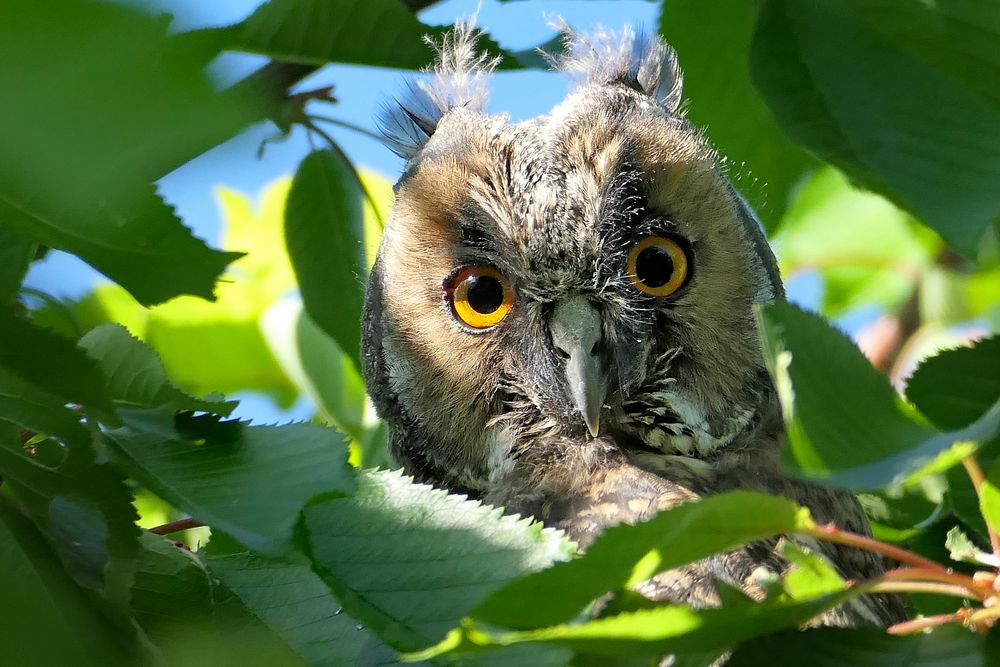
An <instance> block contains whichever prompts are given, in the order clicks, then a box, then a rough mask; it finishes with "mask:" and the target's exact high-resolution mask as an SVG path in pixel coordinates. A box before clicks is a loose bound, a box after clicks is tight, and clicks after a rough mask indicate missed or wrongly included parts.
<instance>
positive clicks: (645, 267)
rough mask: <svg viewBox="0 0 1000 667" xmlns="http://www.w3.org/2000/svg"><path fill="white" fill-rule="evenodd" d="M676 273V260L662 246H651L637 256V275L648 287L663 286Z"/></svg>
mask: <svg viewBox="0 0 1000 667" xmlns="http://www.w3.org/2000/svg"><path fill="white" fill-rule="evenodd" d="M673 273H674V260H672V259H670V253H668V252H667V251H666V250H665V249H664V248H662V247H660V246H656V245H654V246H649V247H648V248H646V249H645V250H643V251H642V252H640V253H639V256H638V257H636V258H635V275H636V278H638V279H639V280H640V281H641V282H642V284H643V285H645V286H646V287H663V286H664V285H666V284H667V283H668V282H670V276H672V275H673Z"/></svg>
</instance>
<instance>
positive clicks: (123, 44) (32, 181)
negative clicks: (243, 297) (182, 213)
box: [0, 0, 256, 304]
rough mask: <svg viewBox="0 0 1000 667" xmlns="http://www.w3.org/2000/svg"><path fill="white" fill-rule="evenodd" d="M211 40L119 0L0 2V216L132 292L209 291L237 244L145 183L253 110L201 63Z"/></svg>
mask: <svg viewBox="0 0 1000 667" xmlns="http://www.w3.org/2000/svg"><path fill="white" fill-rule="evenodd" d="M220 47H221V44H212V43H211V42H210V41H208V40H192V39H180V38H176V37H170V36H168V35H167V21H165V20H163V19H158V18H154V17H151V16H149V15H146V14H144V13H143V12H141V11H137V10H135V9H129V8H125V7H122V6H121V5H118V4H109V3H98V2H91V1H88V0H65V1H64V2H60V3H59V9H58V11H53V9H52V7H50V6H49V5H48V4H47V3H37V2H32V1H30V0H10V1H8V2H5V3H3V5H2V8H0V62H3V64H4V65H3V68H0V89H2V90H4V91H7V95H6V99H7V101H6V103H5V105H4V122H3V123H2V124H0V145H3V147H4V160H3V162H2V164H0V225H2V226H5V227H8V228H10V229H14V230H16V231H18V232H20V233H22V234H24V235H26V236H28V237H30V238H32V239H34V240H35V241H38V242H41V243H44V244H45V245H48V246H51V247H54V248H60V249H62V250H66V251H68V252H71V253H73V254H76V255H78V256H79V257H81V258H82V259H84V260H85V261H87V262H88V263H90V264H91V265H93V266H94V267H95V268H96V269H97V270H99V271H101V272H102V273H104V274H106V275H107V276H109V277H111V278H112V279H114V280H115V281H117V282H119V283H121V284H122V285H123V286H125V287H126V288H127V289H128V290H129V291H130V292H132V294H133V295H135V297H136V298H137V299H139V301H141V302H142V303H145V304H151V303H157V302H160V301H164V300H166V299H168V298H170V297H171V296H174V295H176V294H181V293H188V294H195V295H198V296H202V297H205V298H212V292H213V286H214V283H215V279H216V278H217V277H218V275H219V273H220V272H221V271H222V269H223V268H224V267H225V265H226V264H227V263H228V262H230V261H231V260H232V259H234V258H235V255H232V254H228V253H221V252H217V251H214V250H210V249H209V248H207V247H206V246H205V244H204V243H203V242H202V241H200V240H198V239H196V238H195V237H193V236H192V235H191V234H190V232H189V231H188V230H187V229H186V228H185V227H184V226H183V225H182V224H181V223H180V221H179V220H178V218H177V217H176V215H175V214H174V212H173V210H172V209H171V208H170V207H169V206H168V205H167V204H165V203H164V202H163V201H162V200H161V199H160V198H159V197H158V196H157V195H156V193H155V191H154V188H153V186H152V185H151V184H150V182H151V181H152V180H154V179H156V178H159V177H161V176H163V175H164V173H165V172H166V171H169V170H171V169H173V168H174V167H176V166H177V165H178V164H181V163H183V162H184V161H186V160H188V159H190V158H192V157H194V156H195V155H197V154H198V153H200V152H201V151H202V150H203V149H204V148H205V146H206V145H207V146H211V145H213V144H214V143H217V142H218V141H221V140H222V139H225V138H227V137H229V136H231V135H232V134H235V133H236V132H237V131H238V130H239V129H241V128H242V127H243V126H244V124H245V123H246V122H248V120H249V119H251V118H253V117H254V114H255V113H256V111H255V109H256V107H255V105H254V104H253V103H252V102H251V101H249V100H247V99H243V98H236V97H234V96H227V95H222V94H220V93H218V92H216V91H214V90H213V89H212V85H211V84H210V82H209V81H208V80H207V78H206V77H205V76H204V74H203V72H202V70H203V68H204V66H205V65H206V64H207V63H208V61H209V60H211V58H212V57H214V56H215V55H216V54H217V53H218V50H219V48H220ZM67 54H72V57H67Z"/></svg>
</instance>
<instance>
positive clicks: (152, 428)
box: [107, 409, 354, 554]
mask: <svg viewBox="0 0 1000 667" xmlns="http://www.w3.org/2000/svg"><path fill="white" fill-rule="evenodd" d="M190 426H191V427H192V429H193V431H192V432H190V433H188V434H185V435H187V436H188V437H183V436H182V435H181V434H179V433H178V432H177V430H176V429H175V426H174V424H173V420H172V418H171V414H170V413H169V412H164V411H163V410H162V409H160V410H159V411H157V412H149V411H147V412H131V413H126V414H125V426H124V427H123V428H119V429H115V430H113V431H110V432H109V433H108V434H107V436H108V439H109V441H110V443H111V444H112V446H113V450H114V453H116V454H117V455H118V456H117V458H119V459H120V460H121V461H122V463H123V464H124V465H125V467H126V468H127V469H128V470H129V471H130V473H131V475H132V476H133V477H135V478H136V479H137V480H139V481H140V482H141V483H142V484H143V485H144V486H146V487H147V488H149V489H150V490H151V491H153V492H155V493H156V494H157V495H159V496H161V497H162V498H164V499H165V500H168V501H170V503H171V504H173V505H174V506H176V507H177V508H179V509H181V510H183V511H185V512H187V513H189V514H191V515H192V516H195V517H197V518H198V519H200V520H201V521H204V522H205V523H207V524H209V525H210V526H213V527H217V528H220V529H222V530H224V531H226V532H227V533H229V534H231V535H233V536H234V537H236V538H237V539H239V540H240V541H241V542H243V543H244V544H246V545H247V546H249V547H251V548H252V549H255V550H258V551H262V552H265V553H272V554H274V553H280V552H282V551H284V550H285V549H287V547H288V543H289V541H290V540H291V538H292V529H293V527H294V525H295V522H296V520H297V517H298V513H299V511H300V510H301V509H302V506H303V505H305V504H306V503H307V502H308V501H309V500H310V499H311V498H313V497H314V496H316V495H319V494H343V493H349V492H350V491H351V490H352V489H353V488H354V476H353V471H352V469H351V468H350V466H349V465H348V464H347V446H346V443H345V442H344V441H343V439H342V438H341V436H340V435H338V434H337V433H336V432H335V431H333V430H331V429H328V428H324V427H322V426H318V425H315V424H288V425H285V426H246V425H244V424H241V423H239V422H223V423H221V424H212V423H209V422H202V423H195V424H191V425H190Z"/></svg>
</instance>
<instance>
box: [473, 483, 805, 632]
mask: <svg viewBox="0 0 1000 667" xmlns="http://www.w3.org/2000/svg"><path fill="white" fill-rule="evenodd" d="M810 524H811V521H810V520H809V518H808V515H807V514H805V513H804V510H801V509H800V508H798V507H797V506H796V505H795V504H794V503H792V502H791V501H789V500H786V499H784V498H778V497H774V496H766V495H762V494H758V493H752V492H749V491H737V492H733V493H726V494H720V495H715V496H710V497H708V498H704V499H702V500H700V501H698V502H696V503H688V504H684V505H681V506H680V507H676V508H674V509H671V510H668V511H666V512H662V513H660V514H658V515H657V516H655V517H654V518H652V519H650V520H649V521H646V522H643V523H640V524H636V525H620V526H615V527H613V528H609V529H608V530H606V531H604V533H603V534H601V535H600V536H599V537H598V538H597V539H596V540H595V541H594V543H593V544H592V545H591V546H590V548H589V549H588V550H587V553H585V554H584V555H583V556H581V557H580V558H577V559H575V560H572V561H570V562H568V563H559V564H557V565H554V566H553V567H551V568H549V569H547V570H545V571H544V572H539V573H537V574H532V575H530V576H527V577H524V578H523V579H519V580H516V581H513V582H511V583H509V584H508V585H506V586H504V587H503V588H501V589H500V590H498V591H497V592H496V593H494V594H493V595H491V596H490V597H489V598H488V599H486V600H485V601H484V602H483V603H482V604H480V605H479V606H478V607H477V608H476V609H475V611H474V612H473V616H474V617H475V618H476V619H478V620H480V621H483V622H486V623H490V624H494V625H502V626H505V627H509V628H537V627H541V626H543V625H554V624H556V623H561V622H565V621H569V620H570V619H572V618H574V617H575V616H576V615H577V614H578V613H579V612H580V610H581V609H583V608H584V606H586V605H587V604H588V603H590V602H591V601H592V600H594V599H595V598H597V597H598V596H600V595H601V594H602V593H605V592H608V591H613V590H616V589H620V588H629V587H631V586H634V585H635V584H638V583H639V582H641V581H644V580H646V579H648V578H650V577H652V576H653V575H655V574H657V573H658V572H662V571H664V570H667V569H670V568H673V567H678V566H680V565H685V564H687V563H691V562H693V561H696V560H699V559H701V558H704V557H705V556H710V555H712V554H714V553H718V552H720V551H725V550H727V549H731V548H733V547H737V546H739V545H741V544H745V543H746V542H751V541H754V540H759V539H763V538H766V537H771V536H773V535H777V534H779V533H785V532H791V531H793V530H795V529H796V528H802V527H807V526H808V525H810ZM526 602H528V604H526Z"/></svg>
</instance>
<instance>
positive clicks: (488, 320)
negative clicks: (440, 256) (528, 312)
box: [445, 266, 514, 329]
mask: <svg viewBox="0 0 1000 667" xmlns="http://www.w3.org/2000/svg"><path fill="white" fill-rule="evenodd" d="M445 294H446V296H447V297H448V299H449V300H450V301H451V310H452V312H453V313H454V314H455V317H456V319H458V321H459V322H461V323H462V324H464V325H466V326H469V327H472V328H473V329H489V328H490V327H495V326H496V325H498V324H500V322H502V321H503V318H505V317H507V313H509V312H510V309H511V306H513V305H514V290H513V289H511V287H510V283H509V282H508V281H507V279H506V278H504V276H503V274H502V273H500V272H499V271H497V270H496V269H494V268H493V267H492V266H467V267H465V268H464V269H462V270H461V271H459V272H458V273H456V274H455V277H454V278H452V279H451V280H450V281H448V284H447V285H445Z"/></svg>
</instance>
